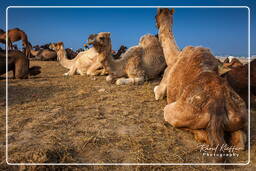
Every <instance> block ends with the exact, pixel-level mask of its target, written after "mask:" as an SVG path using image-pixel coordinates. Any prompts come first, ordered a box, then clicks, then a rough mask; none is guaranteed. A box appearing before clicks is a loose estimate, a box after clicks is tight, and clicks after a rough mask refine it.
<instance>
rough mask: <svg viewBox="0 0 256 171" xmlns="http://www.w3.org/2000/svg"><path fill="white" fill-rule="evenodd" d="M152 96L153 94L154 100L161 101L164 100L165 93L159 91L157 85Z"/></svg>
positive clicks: (159, 87)
mask: <svg viewBox="0 0 256 171" xmlns="http://www.w3.org/2000/svg"><path fill="white" fill-rule="evenodd" d="M154 94H155V99H156V100H161V99H164V97H165V95H166V92H165V90H162V89H161V86H160V85H158V86H155V88H154Z"/></svg>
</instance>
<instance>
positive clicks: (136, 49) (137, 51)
mask: <svg viewBox="0 0 256 171" xmlns="http://www.w3.org/2000/svg"><path fill="white" fill-rule="evenodd" d="M143 54H144V50H143V48H142V47H141V46H133V47H131V48H129V49H128V50H127V51H126V53H125V54H124V56H123V58H129V57H133V56H143Z"/></svg>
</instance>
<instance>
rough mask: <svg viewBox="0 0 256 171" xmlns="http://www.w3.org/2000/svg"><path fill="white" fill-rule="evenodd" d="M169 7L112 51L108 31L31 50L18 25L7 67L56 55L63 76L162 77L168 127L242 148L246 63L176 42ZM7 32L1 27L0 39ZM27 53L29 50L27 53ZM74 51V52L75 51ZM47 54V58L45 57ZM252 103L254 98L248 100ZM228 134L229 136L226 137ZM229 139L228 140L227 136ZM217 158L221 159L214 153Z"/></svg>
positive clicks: (159, 94) (157, 91)
mask: <svg viewBox="0 0 256 171" xmlns="http://www.w3.org/2000/svg"><path fill="white" fill-rule="evenodd" d="M173 14H174V9H171V10H169V9H158V10H157V15H156V17H155V18H156V26H157V28H158V34H157V35H151V34H146V35H144V36H142V37H141V38H140V40H139V43H138V45H136V46H133V47H130V48H128V49H127V48H126V47H125V46H121V47H120V49H119V51H118V52H117V53H113V50H112V43H111V34H110V33H109V32H100V33H98V34H92V35H90V36H89V38H88V45H91V46H92V47H91V48H89V49H88V50H85V51H82V52H79V53H75V52H74V53H73V52H72V50H71V51H70V50H69V51H70V52H69V54H71V53H73V55H72V56H75V57H72V58H69V57H68V56H70V55H68V50H66V49H65V48H64V44H63V42H57V43H51V44H49V45H48V46H47V48H40V47H37V48H36V50H32V48H31V47H32V46H31V44H30V43H29V42H28V39H27V36H26V34H25V33H24V32H23V31H21V30H20V29H17V28H16V29H13V30H9V31H8V33H9V34H8V39H9V42H8V45H9V47H10V48H12V47H13V46H12V43H13V42H15V41H17V40H22V42H23V47H24V53H22V52H20V51H17V50H16V51H14V50H9V56H8V67H9V68H8V70H13V71H14V73H15V74H14V75H15V76H16V77H17V78H27V77H28V75H29V74H31V75H36V74H38V73H40V67H33V68H29V60H28V58H29V57H31V56H37V58H38V59H42V60H44V59H57V60H58V61H59V63H60V64H61V65H62V66H63V67H65V68H67V69H69V71H68V72H67V73H65V74H64V75H65V76H72V75H74V74H80V75H91V76H98V75H107V76H106V81H108V82H111V83H115V84H116V85H125V84H142V83H143V82H145V81H148V80H153V79H156V78H161V75H162V80H161V82H160V84H159V85H157V86H156V87H155V88H154V90H153V92H154V95H155V99H156V100H159V99H164V98H165V97H166V98H167V105H166V106H165V108H164V119H165V121H167V122H168V123H170V124H171V125H172V126H174V127H176V128H181V129H184V130H187V131H190V132H192V133H193V134H194V135H195V139H196V140H198V141H200V142H204V143H207V144H209V145H211V146H212V147H214V146H217V145H221V144H230V145H234V146H236V147H239V148H241V149H245V145H246V132H247V124H248V123H247V120H248V115H247V114H248V113H247V110H248V109H247V108H248V107H247V106H248V64H242V63H241V62H240V61H239V60H238V59H232V61H229V60H225V61H224V62H221V61H220V60H218V59H217V58H215V56H213V54H212V53H211V51H210V50H209V49H207V48H204V47H192V46H187V47H185V48H183V49H182V50H181V49H180V48H179V47H178V46H177V44H176V41H175V38H174V34H173V31H172V27H173V24H174V22H173ZM5 38H6V33H5V32H4V31H3V30H0V42H2V43H5ZM28 51H29V52H28ZM74 54H75V55H74ZM0 57H1V58H0V59H1V61H0V62H1V63H0V65H1V70H0V71H1V73H0V74H4V73H5V70H4V69H3V68H4V65H5V62H6V61H5V51H0ZM47 57H49V58H47ZM250 64H251V72H250V73H251V75H250V78H251V85H250V87H249V88H251V95H250V96H251V99H254V98H255V96H256V60H253V61H251V63H250ZM251 101H252V102H253V101H254V100H251ZM227 135H228V136H227ZM227 137H228V138H227ZM215 161H216V162H226V159H225V157H216V158H215Z"/></svg>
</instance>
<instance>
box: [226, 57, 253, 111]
mask: <svg viewBox="0 0 256 171" xmlns="http://www.w3.org/2000/svg"><path fill="white" fill-rule="evenodd" d="M250 65H251V67H250V78H251V86H250V89H251V103H252V104H253V105H254V103H253V102H254V96H256V59H254V60H252V61H251V62H250ZM248 69H249V66H248V64H245V65H240V66H237V67H233V68H231V70H230V71H228V72H227V73H225V74H224V75H223V76H222V77H224V78H226V79H227V81H228V83H229V84H230V86H231V87H232V88H233V89H234V90H235V91H236V93H237V94H239V95H240V96H241V97H242V99H243V100H244V101H245V102H246V104H247V106H248V88H249V85H248Z"/></svg>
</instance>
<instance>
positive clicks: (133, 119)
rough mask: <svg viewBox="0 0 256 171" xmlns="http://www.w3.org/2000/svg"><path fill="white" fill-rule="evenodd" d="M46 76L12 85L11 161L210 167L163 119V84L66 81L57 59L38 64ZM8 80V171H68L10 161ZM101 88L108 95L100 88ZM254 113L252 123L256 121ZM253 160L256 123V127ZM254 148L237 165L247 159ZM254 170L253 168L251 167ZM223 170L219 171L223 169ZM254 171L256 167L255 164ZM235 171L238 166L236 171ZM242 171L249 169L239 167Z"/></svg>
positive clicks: (1, 139)
mask: <svg viewBox="0 0 256 171" xmlns="http://www.w3.org/2000/svg"><path fill="white" fill-rule="evenodd" d="M32 65H40V66H42V73H41V74H40V75H38V76H36V77H33V78H32V79H29V80H12V79H10V80H9V119H8V122H9V129H8V131H9V137H8V140H9V159H8V161H9V162H17V163H20V162H38V163H45V162H47V163H48V162H52V163H55V162H56V163H60V162H63V163H67V162H69V163H72V162H78V163H79V162H81V163H86V162H91V163H94V162H97V163H116V162H117V163H124V162H127V163H181V162H188V163H189V162H198V163H200V162H209V161H211V160H209V159H208V158H204V157H203V156H202V153H200V152H199V148H198V147H197V146H198V143H197V142H196V141H195V140H194V139H193V136H192V135H191V134H190V133H187V132H184V131H182V130H179V129H175V128H173V127H172V126H170V125H169V124H166V123H165V122H164V120H163V111H162V109H163V108H164V106H165V104H166V102H165V100H161V101H155V100H154V95H153V91H152V90H153V87H154V85H156V84H157V82H147V83H145V84H144V85H139V86H116V85H112V84H108V83H106V81H105V78H104V77H87V76H72V77H64V76H62V74H63V73H64V72H65V71H66V70H65V69H64V68H62V67H61V66H59V64H57V63H56V62H39V61H33V62H32ZM4 85H5V80H0V86H1V92H0V93H1V99H0V112H1V122H0V127H1V130H0V135H1V136H0V148H1V150H0V161H1V166H0V170H7V169H9V170H16V169H20V170H26V169H28V170H38V169H40V168H41V169H42V168H44V169H61V168H62V169H63V168H64V166H58V167H53V166H48V167H47V166H30V167H25V166H22V167H18V166H8V165H6V164H5V153H4V149H5V103H4V100H5V98H3V97H4V91H5V90H4ZM99 90H100V91H99ZM255 116H256V112H253V113H252V119H251V120H252V123H255V122H256V117H255ZM251 134H252V135H251V140H252V151H251V154H252V161H253V163H255V162H256V158H255V151H256V145H255V142H256V126H255V124H252V130H251ZM246 157H247V150H246V151H244V152H240V156H239V158H235V159H232V160H231V161H232V162H238V161H240V162H244V161H246V159H247V158H246ZM65 168H66V169H70V170H92V169H96V170H131V169H136V170H148V169H154V170H158V169H159V170H162V169H167V170H172V169H174V170H190V171H194V170H202V171H203V170H204V171H205V170H216V169H217V167H214V166H208V167H204V166H187V167H183V166H168V167H164V166H163V167H161V166H122V167H121V166H96V167H92V166H69V167H65ZM245 168H246V169H248V170H250V169H252V168H253V166H252V164H250V165H248V166H246V167H245ZM219 169H220V168H218V170H219ZM254 169H256V167H255V166H254ZM232 170H233V169H232ZM235 170H244V168H243V169H242V168H241V167H235Z"/></svg>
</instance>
